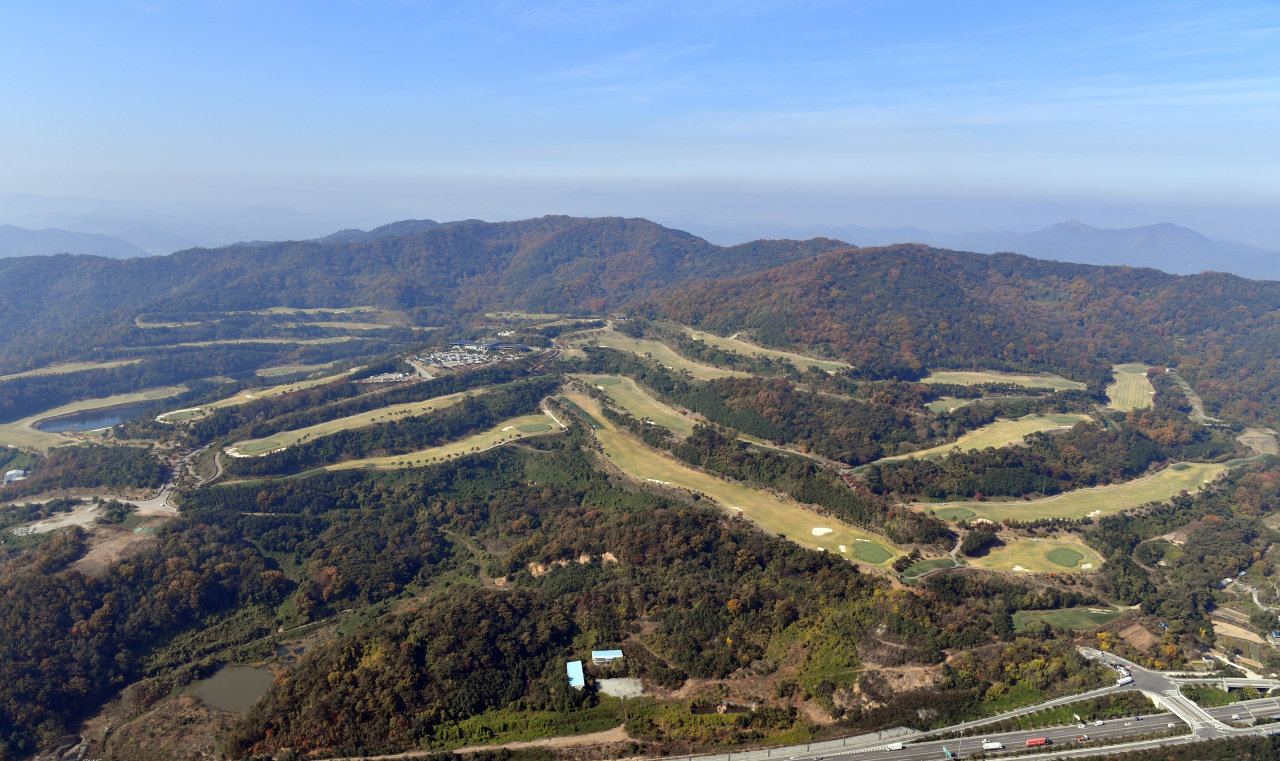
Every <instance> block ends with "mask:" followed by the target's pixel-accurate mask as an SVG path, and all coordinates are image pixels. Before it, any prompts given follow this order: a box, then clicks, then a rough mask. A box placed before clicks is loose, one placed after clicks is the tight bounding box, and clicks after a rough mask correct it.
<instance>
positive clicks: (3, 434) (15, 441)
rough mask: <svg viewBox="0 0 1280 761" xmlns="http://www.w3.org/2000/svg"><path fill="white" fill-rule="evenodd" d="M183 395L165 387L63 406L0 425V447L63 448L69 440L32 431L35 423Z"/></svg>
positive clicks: (175, 387) (173, 387) (176, 388)
mask: <svg viewBox="0 0 1280 761" xmlns="http://www.w3.org/2000/svg"><path fill="white" fill-rule="evenodd" d="M182 391H183V387H182V386H169V387H166V388H153V389H150V390H148V391H138V392H136V393H133V394H116V395H115V396H108V397H104V398H102V399H84V400H81V401H78V402H72V403H71V404H64V405H62V406H61V407H55V408H53V409H51V410H45V411H44V412H41V413H39V414H36V415H32V416H31V417H26V418H23V419H22V420H15V421H14V422H12V423H5V424H4V425H0V444H12V445H13V446H15V447H27V448H29V449H37V448H38V449H48V448H50V447H56V446H58V445H59V444H67V443H70V442H74V441H75V439H72V438H71V437H69V436H63V435H61V434H57V433H45V432H44V431H38V430H36V428H35V423H38V422H40V421H41V420H44V419H46V418H51V417H58V416H60V415H69V414H71V413H73V412H84V411H85V410H96V409H101V408H103V407H116V406H118V405H122V404H132V403H134V402H145V401H149V400H152V399H164V398H165V397H169V396H173V395H174V394H179V393H181V392H182Z"/></svg>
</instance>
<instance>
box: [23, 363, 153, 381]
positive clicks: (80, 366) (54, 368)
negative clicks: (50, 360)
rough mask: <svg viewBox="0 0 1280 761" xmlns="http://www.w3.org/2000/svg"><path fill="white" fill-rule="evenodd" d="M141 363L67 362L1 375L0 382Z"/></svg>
mask: <svg viewBox="0 0 1280 761" xmlns="http://www.w3.org/2000/svg"><path fill="white" fill-rule="evenodd" d="M141 361H142V360H140V359H118V360H115V361H114V362H65V363H63V364H61V365H50V366H49V367H41V368H39V369H37V370H27V371H26V372H23V373H14V374H13V375H0V382H2V381H7V380H12V379H14V378H28V377H31V376H33V375H64V374H66V373H78V372H81V371H82V370H107V369H110V368H112V367H123V366H124V365H134V364H137V363H139V362H141Z"/></svg>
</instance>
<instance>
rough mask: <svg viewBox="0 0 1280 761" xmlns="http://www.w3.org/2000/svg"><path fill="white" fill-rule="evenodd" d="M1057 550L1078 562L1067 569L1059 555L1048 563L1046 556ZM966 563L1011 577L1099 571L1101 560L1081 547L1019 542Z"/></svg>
mask: <svg viewBox="0 0 1280 761" xmlns="http://www.w3.org/2000/svg"><path fill="white" fill-rule="evenodd" d="M1059 549H1066V550H1068V551H1071V552H1073V554H1075V555H1078V556H1079V558H1080V559H1079V560H1077V561H1076V563H1074V564H1072V565H1070V566H1066V565H1063V564H1062V562H1059V561H1065V560H1066V559H1067V556H1066V555H1065V554H1058V555H1056V556H1055V557H1056V559H1055V560H1050V558H1049V556H1050V555H1051V554H1053V553H1054V552H1055V551H1057V550H1059ZM969 562H970V563H972V564H973V565H975V566H978V567H979V568H990V569H992V570H996V571H1012V572H1014V573H1063V572H1066V571H1079V572H1083V573H1088V572H1091V571H1096V570H1098V569H1099V568H1101V567H1102V558H1101V557H1099V556H1098V555H1097V554H1096V553H1094V551H1093V550H1090V549H1089V548H1087V547H1085V546H1084V545H1083V544H1077V543H1076V542H1068V541H1055V540H1052V539H1041V540H1035V539H1020V540H1018V541H1015V542H1010V543H1009V544H1006V545H1003V546H1000V547H996V548H994V549H992V550H991V551H990V552H989V553H987V554H986V555H983V556H982V557H976V558H970V560H969Z"/></svg>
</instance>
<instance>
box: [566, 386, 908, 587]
mask: <svg viewBox="0 0 1280 761" xmlns="http://www.w3.org/2000/svg"><path fill="white" fill-rule="evenodd" d="M566 396H567V398H569V399H570V400H571V401H573V402H574V403H575V404H577V405H578V406H579V407H582V408H583V409H585V410H586V411H587V412H588V413H589V414H591V415H592V416H593V417H594V418H595V419H596V420H597V421H599V423H600V424H601V426H602V427H601V428H600V429H599V430H597V431H596V436H597V437H598V438H599V439H600V442H601V444H603V445H604V452H605V456H606V457H607V458H608V459H609V461H610V462H612V463H613V464H614V465H616V466H617V467H618V468H620V469H621V470H622V471H623V472H625V473H627V474H628V475H630V476H632V477H633V478H636V479H639V480H641V481H650V482H661V483H663V484H667V485H670V486H675V487H680V488H684V489H690V490H692V491H697V492H701V493H703V494H706V495H707V496H709V497H711V498H712V499H714V500H715V501H717V502H719V503H720V504H721V505H724V506H725V507H736V508H741V509H742V511H743V517H744V518H746V519H748V520H751V521H753V522H755V523H757V524H759V525H760V526H761V527H763V528H764V529H766V530H767V531H769V532H771V533H774V534H781V535H784V536H786V537H787V538H788V539H790V540H791V541H793V542H795V543H796V544H799V545H801V546H803V547H810V548H816V547H822V548H824V549H827V550H829V551H832V552H839V551H840V549H839V548H840V546H841V545H843V546H844V547H845V551H844V552H843V554H844V555H845V556H847V557H852V556H853V554H854V552H855V551H856V550H857V549H858V545H859V544H862V543H870V544H875V545H877V546H879V547H881V548H882V549H884V550H886V551H888V553H889V555H890V557H889V558H888V559H886V560H885V561H883V562H881V563H875V564H873V565H878V566H880V567H885V566H887V565H888V564H889V563H891V562H892V561H893V558H894V557H897V556H898V555H901V554H902V553H901V551H900V550H898V549H897V548H896V547H895V546H894V545H893V544H891V543H890V542H889V540H887V539H885V538H884V537H883V536H879V535H876V534H871V533H868V532H865V531H861V530H859V529H856V528H853V527H852V526H848V525H846V524H843V523H841V522H839V521H837V520H835V519H833V518H825V517H822V516H820V515H818V514H816V513H813V512H811V511H809V510H806V509H805V508H804V507H802V506H800V505H799V504H797V503H795V502H792V501H790V500H784V499H779V498H778V497H775V496H773V495H771V494H769V493H768V492H765V491H763V490H760V489H753V488H750V487H747V486H742V485H740V484H736V483H728V482H725V481H722V480H720V479H718V478H715V477H714V476H710V475H708V474H706V473H703V472H701V471H698V470H694V469H693V468H690V467H688V466H687V465H684V464H683V463H680V462H677V461H676V460H674V459H672V458H669V457H665V456H663V455H661V454H659V453H657V452H655V451H653V450H652V449H650V448H648V447H646V446H644V445H643V444H640V443H639V442H637V441H636V440H634V439H632V438H630V437H629V436H626V435H624V434H622V433H620V432H619V431H618V430H617V429H616V428H614V426H613V425H612V424H611V423H610V422H609V421H608V420H605V419H604V416H603V415H602V414H600V408H599V406H598V405H597V404H596V403H595V400H593V399H591V398H589V397H587V396H584V395H582V394H574V393H570V394H567V395H566ZM815 528H830V529H832V531H831V533H828V534H824V535H823V536H822V537H817V536H814V535H813V529H815ZM862 562H866V561H862Z"/></svg>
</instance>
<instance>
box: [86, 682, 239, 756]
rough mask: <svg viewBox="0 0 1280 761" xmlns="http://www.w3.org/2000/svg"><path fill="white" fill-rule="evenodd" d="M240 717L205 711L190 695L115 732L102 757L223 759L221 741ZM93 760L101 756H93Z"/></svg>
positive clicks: (173, 700)
mask: <svg viewBox="0 0 1280 761" xmlns="http://www.w3.org/2000/svg"><path fill="white" fill-rule="evenodd" d="M239 718H240V716H239V715H238V714H234V713H226V712H223V711H214V710H211V709H209V708H206V707H205V706H204V705H203V704H202V703H201V702H200V701H199V700H197V699H195V698H193V697H191V696H190V695H180V696H178V697H176V698H173V699H171V700H165V701H163V702H161V703H160V704H159V705H157V706H156V707H155V708H154V709H152V710H151V711H150V712H148V713H146V714H144V715H143V716H141V717H140V718H138V719H137V720H135V721H132V722H130V723H128V724H125V725H124V726H122V727H120V728H118V729H115V730H113V731H112V733H111V735H110V736H109V737H108V738H107V741H106V747H105V749H104V751H105V752H104V753H103V754H102V756H105V757H106V758H109V759H112V761H169V760H170V759H174V758H221V757H222V738H224V737H226V736H227V735H228V734H230V731H231V727H232V726H234V725H235V723H236V721H237V720H238V719H239ZM92 750H93V748H92V747H91V748H90V754H89V755H90V757H98V756H96V755H95V754H93V753H92Z"/></svg>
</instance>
